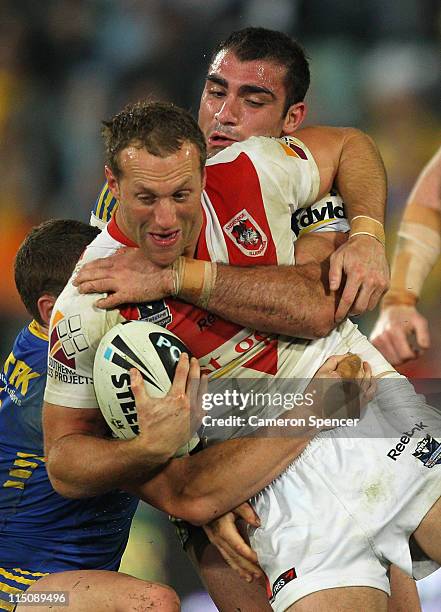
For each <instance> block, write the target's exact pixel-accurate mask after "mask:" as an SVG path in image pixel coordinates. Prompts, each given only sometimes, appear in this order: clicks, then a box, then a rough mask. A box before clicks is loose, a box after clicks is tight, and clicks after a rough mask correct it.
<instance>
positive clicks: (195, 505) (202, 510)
mask: <svg viewBox="0 0 441 612" xmlns="http://www.w3.org/2000/svg"><path fill="white" fill-rule="evenodd" d="M220 514H221V513H220V512H219V509H218V508H216V506H215V504H213V503H212V502H210V500H208V499H207V498H205V497H198V498H192V499H191V500H189V501H188V503H185V504H183V505H182V507H181V508H180V511H179V513H178V515H179V518H181V519H183V520H184V521H187V522H188V523H191V524H192V525H196V526H197V527H201V526H202V525H206V524H207V523H209V522H210V521H212V520H214V519H215V518H217V517H218V516H220Z"/></svg>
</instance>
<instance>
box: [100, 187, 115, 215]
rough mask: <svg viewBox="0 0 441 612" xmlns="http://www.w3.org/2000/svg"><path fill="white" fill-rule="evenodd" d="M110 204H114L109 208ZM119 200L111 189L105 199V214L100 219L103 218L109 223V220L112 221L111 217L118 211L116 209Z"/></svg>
mask: <svg viewBox="0 0 441 612" xmlns="http://www.w3.org/2000/svg"><path fill="white" fill-rule="evenodd" d="M110 204H113V206H112V207H111V208H110V209H109V206H110ZM118 204H119V202H118V200H116V199H115V198H114V197H113V194H112V192H111V191H109V193H108V195H107V197H106V199H105V201H104V210H103V214H102V215H100V219H102V221H105V222H106V223H107V221H110V219H111V217H113V215H114V214H115V212H116V209H117V208H118Z"/></svg>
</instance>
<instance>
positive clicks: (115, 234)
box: [107, 215, 138, 247]
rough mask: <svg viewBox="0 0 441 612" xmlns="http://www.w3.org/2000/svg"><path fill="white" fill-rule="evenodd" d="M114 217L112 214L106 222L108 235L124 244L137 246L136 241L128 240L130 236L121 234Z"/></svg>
mask: <svg viewBox="0 0 441 612" xmlns="http://www.w3.org/2000/svg"><path fill="white" fill-rule="evenodd" d="M115 217H116V215H113V217H112V218H111V219H110V221H109V223H108V224H107V231H108V232H109V234H110V236H112V238H114V240H117V241H118V242H121V243H122V244H123V245H124V246H128V247H137V246H138V245H137V244H136V242H133V240H130V238H127V236H126V235H125V234H123V232H122V231H121V230H120V228H119V227H118V224H117V222H116V218H115Z"/></svg>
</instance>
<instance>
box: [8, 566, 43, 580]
mask: <svg viewBox="0 0 441 612" xmlns="http://www.w3.org/2000/svg"><path fill="white" fill-rule="evenodd" d="M12 571H13V572H19V573H20V574H25V576H35V577H36V579H37V578H42V577H43V576H48V575H49V572H30V571H29V570H22V569H20V568H19V567H14V569H13V570H12Z"/></svg>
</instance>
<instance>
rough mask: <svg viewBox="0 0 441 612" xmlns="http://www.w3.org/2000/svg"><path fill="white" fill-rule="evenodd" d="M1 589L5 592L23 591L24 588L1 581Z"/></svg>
mask: <svg viewBox="0 0 441 612" xmlns="http://www.w3.org/2000/svg"><path fill="white" fill-rule="evenodd" d="M0 591H3V592H4V593H23V589H20V588H19V587H14V586H10V585H9V584H5V583H4V582H0ZM0 601H1V599H0Z"/></svg>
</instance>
